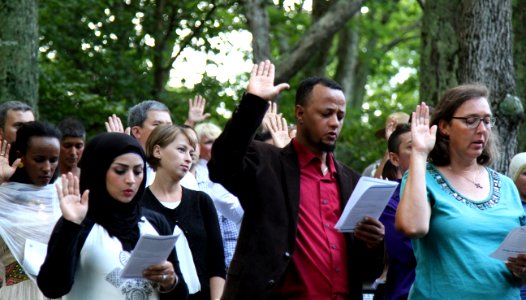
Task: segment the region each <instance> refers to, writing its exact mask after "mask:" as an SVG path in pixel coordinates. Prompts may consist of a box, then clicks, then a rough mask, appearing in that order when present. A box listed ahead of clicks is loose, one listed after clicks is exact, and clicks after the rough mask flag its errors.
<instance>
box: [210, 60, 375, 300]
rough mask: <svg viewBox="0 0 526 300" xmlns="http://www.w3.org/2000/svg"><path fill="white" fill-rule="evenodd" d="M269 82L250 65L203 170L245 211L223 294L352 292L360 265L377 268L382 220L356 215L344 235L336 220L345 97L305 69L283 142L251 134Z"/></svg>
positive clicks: (346, 295)
mask: <svg viewBox="0 0 526 300" xmlns="http://www.w3.org/2000/svg"><path fill="white" fill-rule="evenodd" d="M286 88H288V85H287V84H279V85H276V86H274V65H272V64H271V63H270V61H265V62H262V63H260V64H259V65H255V66H254V67H253V69H252V73H251V75H250V80H249V83H248V87H247V93H246V94H245V95H244V96H243V99H242V100H241V102H240V103H239V106H238V107H237V109H236V110H235V112H234V114H233V115H232V119H231V120H230V121H229V122H228V124H227V125H226V127H225V129H224V131H223V133H222V134H221V135H220V136H219V137H218V138H217V140H216V141H215V143H214V146H213V149H212V158H211V160H210V162H209V163H208V168H209V172H210V178H211V179H212V180H213V181H216V182H219V183H221V184H222V185H223V186H225V187H226V188H227V189H228V190H230V191H231V192H232V193H233V194H234V195H236V196H237V197H238V198H239V200H240V202H241V205H242V206H243V208H244V210H245V216H244V218H243V221H242V224H241V231H240V235H239V239H238V244H237V247H236V252H235V254H234V258H233V259H232V262H231V264H230V268H229V269H228V274H227V281H226V286H225V290H224V293H223V297H222V298H223V299H321V300H323V299H327V300H329V299H361V298H362V281H363V280H362V279H363V276H364V274H365V273H367V272H370V270H371V269H375V270H376V271H377V272H378V274H379V273H380V272H381V269H382V265H381V263H382V256H383V247H382V245H383V244H382V241H383V236H384V227H383V225H382V224H381V223H380V222H379V221H378V220H375V219H372V218H365V219H364V220H362V221H361V222H360V223H359V224H358V225H357V228H356V229H355V231H354V233H353V234H343V233H340V232H338V231H337V230H336V229H335V228H334V225H335V224H336V222H337V220H338V218H339V217H340V215H341V212H342V210H343V208H344V206H345V203H346V201H347V200H348V198H349V196H350V195H351V192H352V191H353V189H354V186H355V185H356V183H357V182H358V179H359V177H360V175H359V174H358V173H356V172H355V171H353V170H351V169H349V168H347V167H345V166H344V165H342V164H340V163H339V162H337V161H336V160H335V159H334V155H333V153H332V151H333V150H334V147H335V145H336V140H337V138H338V135H339V133H340V130H341V128H342V123H343V119H344V116H345V109H346V101H345V97H344V94H343V92H342V89H341V87H340V86H339V85H338V84H337V83H336V82H334V81H332V80H329V79H326V78H321V77H313V78H308V79H306V80H304V81H303V82H301V84H300V86H299V88H298V90H297V93H296V106H295V116H296V126H297V135H296V138H294V139H293V140H292V141H291V142H290V143H289V144H288V145H287V146H286V147H285V148H283V149H280V148H277V147H275V146H273V145H269V144H265V143H262V142H258V141H254V140H253V136H254V133H255V132H256V130H257V128H258V127H259V125H260V123H261V121H262V119H263V116H264V115H265V112H266V110H267V108H268V106H269V102H270V101H271V100H272V99H273V98H275V97H276V96H277V95H278V94H279V93H280V92H281V91H282V90H284V89H286Z"/></svg>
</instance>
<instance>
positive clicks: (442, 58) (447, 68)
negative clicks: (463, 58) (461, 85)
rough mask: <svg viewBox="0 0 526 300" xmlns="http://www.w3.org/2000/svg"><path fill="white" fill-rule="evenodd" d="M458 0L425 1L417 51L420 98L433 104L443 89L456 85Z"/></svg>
mask: <svg viewBox="0 0 526 300" xmlns="http://www.w3.org/2000/svg"><path fill="white" fill-rule="evenodd" d="M458 6H459V5H458V3H457V1H449V0H433V1H426V2H425V8H424V16H423V18H422V19H423V22H422V48H421V51H420V52H421V53H420V99H421V101H424V102H426V103H428V104H436V103H437V102H438V100H440V97H441V96H442V93H443V92H444V91H446V90H447V89H448V88H451V87H453V86H456V85H458V78H457V71H458V67H459V66H458V47H459V45H458V40H457V36H456V16H457V11H458Z"/></svg>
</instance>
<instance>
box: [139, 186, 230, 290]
mask: <svg viewBox="0 0 526 300" xmlns="http://www.w3.org/2000/svg"><path fill="white" fill-rule="evenodd" d="M141 204H142V205H143V206H144V207H147V208H149V209H151V210H154V211H156V212H159V213H161V214H162V215H164V216H165V217H166V219H167V220H168V223H169V224H170V228H171V230H172V231H173V229H174V228H175V225H178V226H179V227H180V228H181V230H182V231H183V232H184V234H185V236H186V238H187V240H188V244H189V246H190V251H192V256H193V259H194V264H195V268H196V270H197V276H198V277H199V282H200V284H201V291H200V292H198V293H196V294H194V295H190V299H207V300H208V299H210V278H211V277H216V276H217V277H221V278H225V276H226V267H225V254H224V249H223V239H222V237H221V231H220V229H219V222H218V219H217V212H216V209H215V206H214V203H213V202H212V199H211V198H210V196H208V195H207V194H206V193H204V192H200V191H194V190H190V189H186V188H184V187H183V196H182V199H181V203H180V204H179V206H178V207H177V208H175V209H169V208H167V207H165V206H164V205H162V204H161V203H160V202H159V201H158V200H157V198H156V197H155V196H154V195H153V193H152V192H151V190H150V188H147V189H146V191H145V192H144V196H143V198H142V200H141Z"/></svg>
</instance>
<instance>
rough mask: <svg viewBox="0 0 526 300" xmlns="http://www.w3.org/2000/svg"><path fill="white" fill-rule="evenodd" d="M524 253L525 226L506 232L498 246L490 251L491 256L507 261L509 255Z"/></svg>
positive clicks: (525, 241)
mask: <svg viewBox="0 0 526 300" xmlns="http://www.w3.org/2000/svg"><path fill="white" fill-rule="evenodd" d="M519 253H526V226H521V227H517V228H515V229H513V230H512V231H510V233H508V235H507V236H506V238H505V239H504V241H503V242H502V244H500V246H499V248H498V249H497V250H496V251H495V252H493V253H491V255H490V256H491V257H493V258H496V259H500V260H503V261H507V260H508V257H510V256H513V257H515V256H517V254H519Z"/></svg>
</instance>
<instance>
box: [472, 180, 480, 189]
mask: <svg viewBox="0 0 526 300" xmlns="http://www.w3.org/2000/svg"><path fill="white" fill-rule="evenodd" d="M473 184H474V185H475V187H476V188H477V189H481V188H482V185H480V183H478V182H473Z"/></svg>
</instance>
